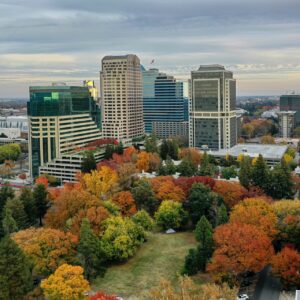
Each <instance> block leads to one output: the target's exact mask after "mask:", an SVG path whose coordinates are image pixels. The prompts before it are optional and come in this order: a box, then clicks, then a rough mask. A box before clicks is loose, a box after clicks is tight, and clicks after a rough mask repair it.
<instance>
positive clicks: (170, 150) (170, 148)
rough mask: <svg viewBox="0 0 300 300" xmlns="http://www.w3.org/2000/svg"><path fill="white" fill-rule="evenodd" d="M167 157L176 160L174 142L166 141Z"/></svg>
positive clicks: (176, 153)
mask: <svg viewBox="0 0 300 300" xmlns="http://www.w3.org/2000/svg"><path fill="white" fill-rule="evenodd" d="M167 143H168V155H169V156H170V157H171V158H172V159H174V160H177V159H178V144H177V142H176V141H175V140H168V141H167Z"/></svg>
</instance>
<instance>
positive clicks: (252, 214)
mask: <svg viewBox="0 0 300 300" xmlns="http://www.w3.org/2000/svg"><path fill="white" fill-rule="evenodd" d="M230 222H238V223H245V224H250V225H253V226H255V227H257V228H258V229H260V230H261V231H262V232H264V233H265V234H266V235H268V236H269V237H270V238H273V237H274V236H275V235H276V234H277V233H278V230H277V222H278V219H277V216H276V214H275V213H274V209H273V207H272V205H270V204H269V203H267V202H266V201H265V199H264V198H248V199H245V200H244V201H242V202H240V203H239V204H237V205H235V206H234V207H233V209H232V212H231V214H230Z"/></svg>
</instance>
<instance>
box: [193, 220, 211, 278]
mask: <svg viewBox="0 0 300 300" xmlns="http://www.w3.org/2000/svg"><path fill="white" fill-rule="evenodd" d="M195 236H196V239H197V241H198V242H199V245H198V248H197V251H198V267H199V269H200V270H201V271H203V272H204V271H205V269H206V264H207V262H208V260H209V259H210V258H211V255H212V253H213V229H212V226H211V224H210V223H209V221H208V220H207V219H206V217H205V216H202V217H201V219H200V220H199V221H198V223H197V225H196V229H195Z"/></svg>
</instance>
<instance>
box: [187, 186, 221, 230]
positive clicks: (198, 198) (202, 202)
mask: <svg viewBox="0 0 300 300" xmlns="http://www.w3.org/2000/svg"><path fill="white" fill-rule="evenodd" d="M215 198H216V197H215V194H214V193H212V192H211V191H210V189H209V187H207V186H206V185H204V184H203V183H194V184H193V185H192V188H191V189H190V193H189V196H188V203H187V205H188V208H189V212H190V217H191V220H192V222H193V223H194V224H196V223H197V222H198V221H199V219H200V217H201V216H203V215H204V216H208V215H209V211H210V207H211V205H212V203H213V201H214V200H215Z"/></svg>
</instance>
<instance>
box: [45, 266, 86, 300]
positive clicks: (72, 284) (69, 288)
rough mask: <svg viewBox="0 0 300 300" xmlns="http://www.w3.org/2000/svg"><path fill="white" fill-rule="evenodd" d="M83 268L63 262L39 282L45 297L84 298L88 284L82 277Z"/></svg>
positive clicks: (52, 298) (51, 298)
mask: <svg viewBox="0 0 300 300" xmlns="http://www.w3.org/2000/svg"><path fill="white" fill-rule="evenodd" d="M83 272H84V270H83V268H82V267H80V266H71V265H68V264H63V265H61V266H60V267H59V268H57V270H56V271H55V272H54V274H52V275H50V276H49V277H48V278H47V279H44V280H43V281H42V282H41V288H42V289H43V291H44V294H45V296H46V297H47V299H50V300H56V299H74V300H75V299H78V300H80V299H86V298H87V297H86V294H87V292H89V291H90V284H89V282H88V281H87V280H85V279H84V277H83Z"/></svg>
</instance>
